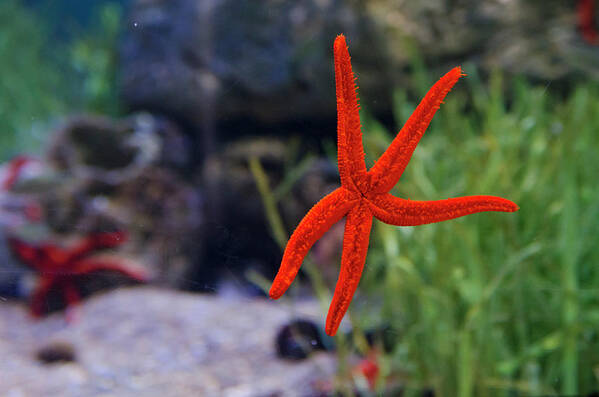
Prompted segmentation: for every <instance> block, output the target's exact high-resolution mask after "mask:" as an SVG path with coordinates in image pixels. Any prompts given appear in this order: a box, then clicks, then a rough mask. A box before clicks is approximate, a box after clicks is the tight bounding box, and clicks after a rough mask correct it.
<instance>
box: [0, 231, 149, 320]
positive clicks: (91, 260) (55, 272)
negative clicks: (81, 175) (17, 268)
mask: <svg viewBox="0 0 599 397" xmlns="http://www.w3.org/2000/svg"><path fill="white" fill-rule="evenodd" d="M126 239H127V235H126V234H125V233H124V232H113V233H96V234H91V235H89V236H87V237H85V238H84V239H83V240H81V241H80V242H79V243H77V244H76V245H75V246H73V247H71V248H68V249H65V248H61V247H58V246H56V245H54V244H50V243H44V244H41V245H39V246H32V245H29V244H27V243H25V242H23V241H21V240H19V239H16V238H14V237H11V238H9V239H8V243H9V245H10V247H11V249H12V250H13V252H14V253H15V255H16V256H17V257H18V258H19V259H20V260H21V261H23V262H24V263H25V264H27V265H29V266H31V267H32V268H33V269H35V270H36V271H37V272H39V275H40V279H39V282H38V284H37V286H36V288H35V291H34V292H33V294H32V296H31V306H30V308H31V313H32V314H33V315H34V316H35V317H39V316H41V315H42V314H44V313H45V312H46V310H44V302H45V299H46V297H47V295H48V293H49V292H50V291H51V290H52V289H55V288H56V289H60V290H61V291H62V294H63V297H64V301H65V304H66V306H67V308H68V307H71V306H73V305H75V304H77V303H78V302H79V301H80V300H81V297H80V294H79V291H78V289H77V284H76V281H77V277H80V276H82V275H86V274H89V273H94V272H98V271H113V272H118V273H121V274H124V275H125V276H128V277H130V278H132V279H134V280H137V281H146V280H147V275H146V274H145V272H143V271H141V270H134V269H133V268H132V267H130V266H126V265H125V264H124V263H123V261H122V260H117V259H115V258H109V257H90V255H91V254H92V253H93V252H94V251H96V250H99V249H102V248H110V247H115V246H117V245H120V244H122V243H123V242H125V241H126Z"/></svg>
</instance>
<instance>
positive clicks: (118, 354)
mask: <svg viewBox="0 0 599 397" xmlns="http://www.w3.org/2000/svg"><path fill="white" fill-rule="evenodd" d="M294 313H295V314H298V315H301V316H303V317H307V318H315V319H318V320H317V321H321V318H322V316H323V314H322V313H320V310H319V309H318V305H317V304H316V303H315V302H312V303H303V304H297V305H295V310H294ZM290 315H291V314H290V313H289V312H288V310H282V309H281V307H279V306H278V305H275V304H272V303H270V302H268V301H266V300H262V299H257V300H227V299H222V298H218V297H216V296H205V295H193V294H188V293H179V292H173V291H165V290H159V289H154V288H142V287H138V288H132V289H120V290H116V291H112V292H110V293H106V294H104V295H101V296H96V297H94V298H92V299H90V300H88V301H86V302H85V303H84V304H83V305H82V307H81V310H80V316H79V319H78V321H77V322H76V323H74V324H72V325H70V326H67V325H65V323H64V319H63V318H62V316H50V317H47V318H46V319H44V320H42V321H38V322H32V321H30V319H29V318H28V316H27V313H26V310H25V308H24V307H22V306H21V305H16V304H13V303H0V356H1V357H2V360H0V373H1V374H2V382H0V395H3V396H5V395H6V396H54V395H60V396H64V397H70V396H77V397H85V396H98V395H118V396H139V395H143V396H148V397H152V396H158V397H169V396H189V395H194V396H206V397H211V396H219V397H220V396H225V397H226V396H248V397H251V396H256V397H258V396H267V395H269V396H271V395H281V396H315V395H327V394H326V393H327V392H331V389H328V390H322V389H320V387H323V385H328V387H331V385H332V378H333V376H334V374H335V372H336V363H335V357H334V356H333V355H330V354H328V353H315V354H312V355H311V356H310V357H309V358H308V359H306V360H303V361H301V362H290V361H286V360H279V359H277V353H276V349H275V343H274V341H275V338H276V334H277V332H278V330H279V329H280V327H281V326H282V325H283V324H284V323H285V322H287V321H289V320H290V317H289V316H290ZM65 345H66V346H68V350H69V353H70V357H72V358H73V360H75V361H70V362H63V363H61V362H54V363H53V365H40V364H39V362H38V358H37V357H38V356H39V351H40V350H41V349H42V350H47V349H48V347H53V346H54V347H55V346H65ZM53 350H56V349H53ZM62 350H64V349H61V352H62ZM53 353H54V351H53Z"/></svg>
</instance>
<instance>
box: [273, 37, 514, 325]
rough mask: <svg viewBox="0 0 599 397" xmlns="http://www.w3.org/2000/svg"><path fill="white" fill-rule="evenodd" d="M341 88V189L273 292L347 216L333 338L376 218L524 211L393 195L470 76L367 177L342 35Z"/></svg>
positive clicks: (302, 229) (304, 233)
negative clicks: (421, 144)
mask: <svg viewBox="0 0 599 397" xmlns="http://www.w3.org/2000/svg"><path fill="white" fill-rule="evenodd" d="M333 50H334V55H335V84H336V94H337V161H338V164H339V175H340V179H341V187H339V188H337V189H336V190H334V191H333V192H332V193H330V194H329V195H327V196H325V197H324V198H323V199H321V200H320V201H319V202H318V203H317V204H316V205H315V206H314V207H312V209H311V210H310V211H309V212H308V213H307V214H306V216H305V217H304V218H303V219H302V220H301V222H300V223H299V225H298V226H297V228H296V229H295V231H294V232H293V234H292V236H291V238H290V239H289V242H288V243H287V247H286V248H285V252H284V254H283V260H282V261H281V267H280V269H279V272H278V273H277V275H276V277H275V280H274V282H273V284H272V287H271V289H270V297H271V298H273V299H278V298H280V297H281V296H282V295H283V294H284V293H285V291H286V290H287V289H288V288H289V286H290V285H291V283H292V282H293V279H294V278H295V276H296V275H297V272H298V271H299V268H300V266H301V264H302V262H303V260H304V257H305V256H306V254H307V253H308V250H310V248H311V247H312V245H313V244H314V243H315V242H316V241H317V240H318V239H319V238H320V237H322V235H323V234H324V233H325V232H326V231H327V230H328V229H329V228H330V227H331V226H332V225H333V224H335V223H336V222H337V221H339V220H341V218H343V217H344V216H347V218H346V221H345V233H344V236H343V253H342V255H341V272H340V274H339V280H338V281H337V286H336V287H335V293H334V295H333V301H332V302H331V306H330V307H329V313H328V315H327V321H326V327H325V331H326V333H327V334H328V335H331V336H333V335H335V333H336V332H337V329H338V328H339V324H340V323H341V319H342V318H343V316H344V315H345V312H346V311H347V308H348V307H349V304H350V302H351V300H352V297H353V295H354V292H355V291H356V288H357V287H358V282H359V281H360V277H361V275H362V269H363V268H364V262H365V261H366V252H367V251H368V241H369V236H370V229H371V226H372V218H373V216H374V217H375V218H377V219H379V220H380V221H383V222H385V223H388V224H391V225H397V226H416V225H423V224H426V223H434V222H441V221H445V220H448V219H454V218H458V217H461V216H464V215H469V214H473V213H476V212H482V211H504V212H514V211H517V210H518V206H517V205H516V204H514V203H513V202H511V201H510V200H506V199H504V198H501V197H494V196H468V197H459V198H450V199H447V200H438V201H413V200H406V199H402V198H399V197H394V196H392V195H391V194H389V193H388V192H389V190H391V188H393V186H394V185H395V184H396V183H397V181H398V180H399V178H400V177H401V174H402V173H403V171H404V169H405V168H406V166H407V165H408V162H409V161H410V158H411V157H412V153H413V152H414V149H416V145H418V142H419V141H420V138H422V135H423V134H424V131H425V130H426V128H427V127H428V125H429V123H430V122H431V120H432V118H433V116H434V114H435V112H436V111H437V109H439V106H440V105H441V103H442V101H443V98H445V96H446V95H447V93H448V92H449V91H450V90H451V88H452V87H453V85H454V84H455V83H456V82H457V81H458V79H459V78H460V77H461V76H463V74H462V70H461V68H460V67H456V68H453V69H452V70H450V71H449V72H448V73H447V74H446V75H445V76H443V77H441V79H440V80H439V81H438V82H437V83H435V85H433V87H432V88H431V89H430V90H429V91H428V93H427V94H426V96H425V97H424V99H423V100H422V102H420V104H419V105H418V107H417V108H416V110H415V111H414V113H412V115H411V116H410V118H409V119H408V121H407V122H406V124H405V125H404V126H403V128H402V129H401V131H399V133H398V134H397V136H396V137H395V139H394V140H393V142H391V145H390V146H389V148H388V149H387V150H386V151H385V153H383V155H382V156H381V157H380V158H379V160H378V161H377V162H376V163H375V164H374V166H373V167H372V168H371V169H370V170H368V171H367V170H366V165H365V163H364V150H363V148H362V133H361V131H360V116H359V113H358V110H359V106H358V97H357V94H356V91H357V86H356V84H355V77H354V74H353V72H352V67H351V62H350V57H349V52H348V49H347V45H346V44H345V37H344V36H343V35H339V36H337V39H336V40H335V44H334V47H333Z"/></svg>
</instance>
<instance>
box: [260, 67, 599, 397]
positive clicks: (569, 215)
mask: <svg viewBox="0 0 599 397" xmlns="http://www.w3.org/2000/svg"><path fill="white" fill-rule="evenodd" d="M413 70H414V71H413V76H412V77H413V79H412V81H414V82H415V84H416V85H415V86H414V87H411V90H409V92H410V93H413V94H414V96H413V98H419V97H421V96H422V95H423V93H424V92H426V90H427V89H428V87H429V86H430V85H432V82H434V81H435V79H436V78H438V76H436V77H435V78H433V77H432V76H429V75H428V73H427V72H426V69H425V68H424V67H421V66H418V65H416V67H414V68H413ZM465 71H466V73H468V77H466V78H464V79H462V81H460V82H459V83H458V86H457V87H456V88H454V90H453V91H452V92H451V93H450V94H449V95H448V97H447V98H446V100H445V104H444V105H443V106H441V109H440V110H439V112H438V113H437V115H436V116H435V118H434V120H433V122H432V124H431V126H430V127H429V129H428V131H427V132H426V134H425V136H424V138H423V139H422V141H421V142H420V144H419V145H418V148H417V149H416V151H415V153H414V155H413V157H412V160H411V162H410V164H409V165H408V167H407V169H406V171H405V173H404V175H403V176H402V178H401V180H400V182H399V184H398V185H397V186H396V187H395V188H394V191H393V192H392V193H393V194H395V195H397V196H400V197H405V198H411V199H421V200H435V199H443V198H448V197H457V196H462V195H476V194H491V195H498V196H502V197H506V198H509V199H511V200H513V201H515V202H516V203H517V204H518V205H519V206H520V210H519V211H518V212H516V213H513V214H506V213H481V214H475V215H470V216H467V217H464V218H460V219H457V220H452V221H447V222H441V223H437V224H431V225H424V226H418V227H395V226H390V225H386V224H383V223H381V222H378V221H377V222H375V226H374V228H373V232H372V236H371V242H370V250H369V254H368V258H367V261H366V267H365V271H364V275H363V278H362V281H361V283H360V287H359V288H358V293H357V294H356V297H355V298H354V300H353V303H352V305H351V306H350V317H351V319H352V322H353V325H354V330H355V331H356V332H354V337H353V338H352V340H353V342H354V343H355V345H354V348H355V349H356V350H358V351H364V347H363V345H364V344H363V343H360V341H363V338H362V337H361V336H360V335H362V336H363V332H365V331H367V330H372V329H376V328H387V329H388V330H389V332H387V335H386V337H385V339H386V341H387V342H388V341H389V340H390V341H391V343H392V346H393V348H392V350H391V352H390V353H387V354H385V355H383V356H382V357H381V362H380V365H381V368H382V371H381V379H379V382H378V385H379V387H380V388H379V392H381V391H383V390H385V389H384V385H385V383H386V382H385V378H386V379H394V380H395V381H396V382H399V383H400V384H401V385H402V387H404V388H405V389H404V394H402V395H405V396H420V395H421V393H422V391H423V390H430V389H432V390H434V392H435V396H458V397H471V396H541V395H557V394H561V395H578V394H580V395H584V394H587V393H589V392H591V391H594V390H597V388H598V385H599V382H598V378H597V377H598V375H597V374H598V373H599V246H598V245H597V236H598V235H599V183H598V176H599V161H598V160H597V153H599V134H598V131H599V85H597V84H596V83H583V84H579V85H578V86H576V87H573V88H572V90H571V91H570V93H569V94H567V95H565V96H564V94H563V93H556V92H552V91H551V90H550V89H549V87H547V86H535V85H531V84H530V83H529V82H527V81H526V80H524V79H522V78H513V79H510V80H509V81H506V80H505V79H504V78H503V76H502V75H501V74H500V73H494V74H493V75H492V76H490V78H489V81H487V82H483V81H482V80H481V79H480V78H479V76H478V74H477V71H476V68H474V67H472V66H466V67H465ZM394 102H395V103H394V109H395V116H396V120H397V125H398V129H399V127H400V126H401V125H403V123H404V122H405V121H406V119H407V118H408V117H409V115H410V114H411V113H412V111H413V109H414V108H415V105H416V102H415V101H413V100H410V99H409V96H408V94H407V93H406V91H405V90H398V91H397V94H396V95H395V99H394ZM362 113H363V114H362V116H363V120H362V121H363V125H364V129H363V131H364V138H363V139H364V146H365V151H366V156H367V165H369V166H371V165H372V164H373V162H374V160H376V159H377V158H378V157H379V156H380V155H381V153H382V152H383V151H384V150H385V149H386V148H387V147H388V145H389V143H390V142H391V140H392V139H393V137H394V135H395V132H390V131H388V130H387V129H385V128H384V127H383V126H382V125H381V124H379V123H377V122H376V120H374V119H372V118H371V117H368V115H367V113H366V112H362ZM290 174H293V173H292V172H290ZM270 207H271V210H270V211H271V212H273V211H274V210H273V209H272V208H273V205H272V203H271V205H270ZM271 217H272V214H271ZM312 273H313V272H312V271H310V272H308V274H309V276H310V274H312ZM318 286H320V287H318ZM315 288H323V287H322V283H317V284H315ZM317 292H318V293H317V295H318V296H328V295H329V294H323V293H322V291H317ZM328 303H329V302H328V301H327V302H325V304H327V305H328ZM345 344H347V340H346V341H344V345H345ZM345 355H346V350H345V349H342V353H341V354H340V357H341V356H343V357H345Z"/></svg>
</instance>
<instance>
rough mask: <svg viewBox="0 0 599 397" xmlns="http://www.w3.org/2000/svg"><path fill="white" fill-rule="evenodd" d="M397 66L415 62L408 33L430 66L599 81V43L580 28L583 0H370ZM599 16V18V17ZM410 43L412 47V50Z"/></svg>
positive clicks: (373, 12)
mask: <svg viewBox="0 0 599 397" xmlns="http://www.w3.org/2000/svg"><path fill="white" fill-rule="evenodd" d="M365 4H366V6H367V9H368V14H369V15H370V16H371V17H372V18H373V19H374V20H376V21H377V26H379V27H380V28H381V29H382V30H383V31H384V32H385V33H384V36H385V41H386V44H387V46H388V53H389V54H391V55H392V57H393V61H394V62H395V63H396V64H397V65H405V64H406V63H407V62H409V57H410V51H406V46H405V45H406V38H409V40H410V41H412V42H413V43H414V44H415V45H416V47H417V48H418V52H419V53H420V54H421V55H422V57H423V58H424V60H425V61H426V63H427V64H430V65H438V66H440V67H441V69H442V70H447V69H448V68H449V67H452V66H455V65H457V64H463V63H464V62H466V61H469V62H474V63H476V64H478V65H480V66H482V67H483V68H484V69H486V70H493V69H500V70H504V71H507V72H509V73H516V74H524V75H527V76H528V77H531V78H533V79H538V80H556V79H564V78H571V77H573V76H575V75H579V76H581V75H582V76H588V77H590V78H594V79H598V78H599V66H598V65H599V46H596V45H595V46H593V45H590V44H588V43H587V42H586V41H585V40H584V37H583V36H582V34H581V33H580V31H579V27H578V21H577V18H576V2H574V1H561V0H532V1H531V0H484V1H479V0H459V1H453V0H435V1H428V2H417V1H414V2H395V1H389V0H371V1H368V2H365ZM595 12H596V14H597V15H599V9H598V10H595ZM596 18H597V17H595V20H596ZM408 48H409V47H408Z"/></svg>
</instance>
